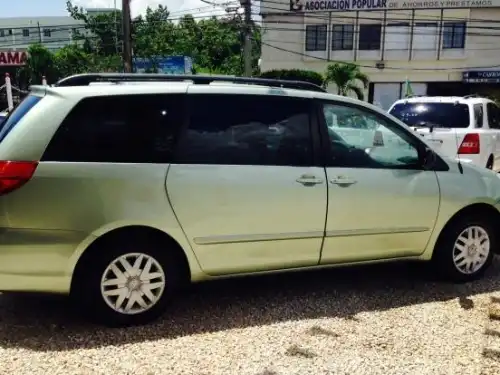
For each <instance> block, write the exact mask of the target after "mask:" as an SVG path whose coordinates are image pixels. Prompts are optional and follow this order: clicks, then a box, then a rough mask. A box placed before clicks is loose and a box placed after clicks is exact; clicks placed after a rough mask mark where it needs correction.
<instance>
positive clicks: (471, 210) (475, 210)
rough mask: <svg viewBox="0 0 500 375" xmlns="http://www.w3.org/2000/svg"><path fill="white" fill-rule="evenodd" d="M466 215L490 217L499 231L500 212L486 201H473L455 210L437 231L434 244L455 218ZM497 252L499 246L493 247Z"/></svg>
mask: <svg viewBox="0 0 500 375" xmlns="http://www.w3.org/2000/svg"><path fill="white" fill-rule="evenodd" d="M468 215H481V216H484V217H488V218H490V220H491V222H492V223H494V225H495V226H496V228H497V231H498V232H500V212H499V211H498V210H497V209H496V208H495V207H493V206H492V205H491V204H488V203H473V204H470V205H468V206H465V207H463V208H462V209H460V210H459V211H457V212H456V213H455V214H454V215H453V216H452V217H451V218H450V219H449V220H448V222H447V223H446V224H445V225H444V227H443V229H441V232H440V233H439V236H438V238H437V241H436V243H435V246H439V244H440V242H441V240H442V238H443V236H444V234H445V233H446V231H447V230H448V228H450V227H451V226H452V225H453V224H454V223H455V222H456V221H457V220H459V219H461V218H463V217H464V216H468ZM494 250H495V252H496V253H497V254H499V253H500V248H497V249H494Z"/></svg>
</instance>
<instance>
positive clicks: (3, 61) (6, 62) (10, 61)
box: [0, 51, 28, 66]
mask: <svg viewBox="0 0 500 375" xmlns="http://www.w3.org/2000/svg"><path fill="white" fill-rule="evenodd" d="M27 59H28V54H27V53H26V51H0V66H21V65H25V64H26V60H27Z"/></svg>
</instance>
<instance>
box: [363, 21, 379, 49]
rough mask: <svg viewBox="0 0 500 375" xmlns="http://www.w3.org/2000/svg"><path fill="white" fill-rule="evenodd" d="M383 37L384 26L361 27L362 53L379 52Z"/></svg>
mask: <svg viewBox="0 0 500 375" xmlns="http://www.w3.org/2000/svg"><path fill="white" fill-rule="evenodd" d="M381 36H382V25H377V24H370V25H359V49H360V50H361V51H373V50H379V49H380V39H381Z"/></svg>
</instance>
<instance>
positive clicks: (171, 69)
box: [132, 56, 193, 74]
mask: <svg viewBox="0 0 500 375" xmlns="http://www.w3.org/2000/svg"><path fill="white" fill-rule="evenodd" d="M132 62H133V64H134V72H136V73H146V72H150V71H153V70H154V67H155V66H156V69H157V73H159V74H192V73H193V60H192V59H191V57H189V56H166V57H158V58H155V59H154V60H153V59H145V58H141V57H134V58H133V59H132Z"/></svg>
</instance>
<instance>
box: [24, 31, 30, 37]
mask: <svg viewBox="0 0 500 375" xmlns="http://www.w3.org/2000/svg"><path fill="white" fill-rule="evenodd" d="M29 36H30V29H23V37H25V38H27V37H29Z"/></svg>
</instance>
